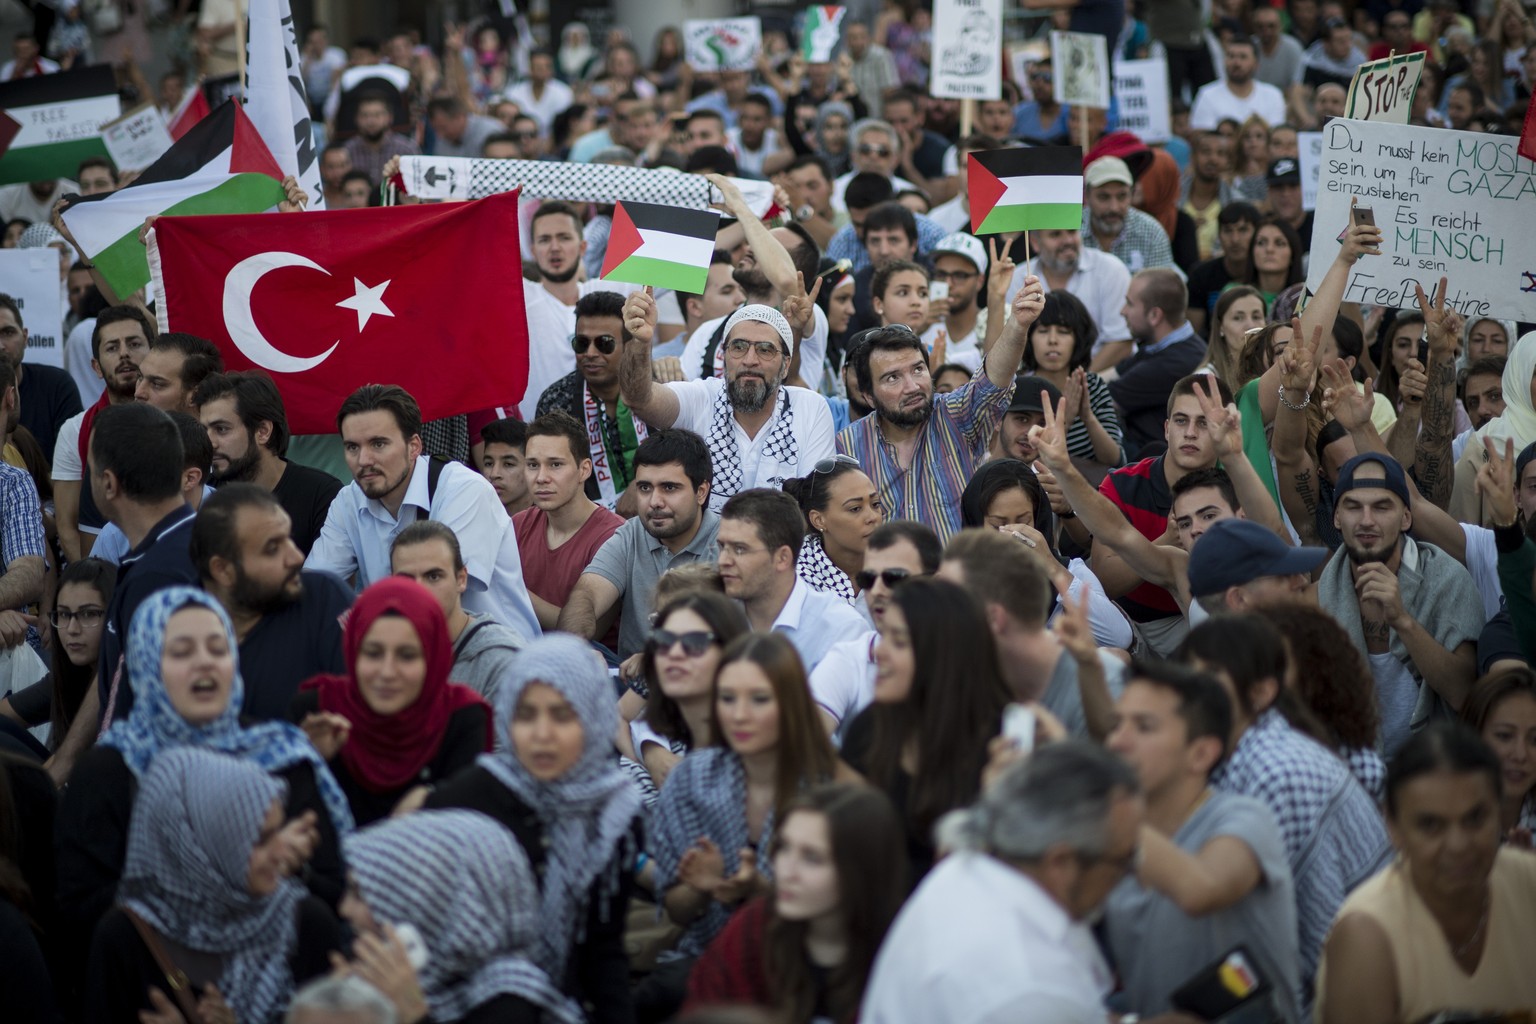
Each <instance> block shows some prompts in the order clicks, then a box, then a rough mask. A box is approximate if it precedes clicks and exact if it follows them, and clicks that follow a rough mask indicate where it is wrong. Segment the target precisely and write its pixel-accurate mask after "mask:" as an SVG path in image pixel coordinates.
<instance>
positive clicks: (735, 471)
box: [705, 384, 800, 501]
mask: <svg viewBox="0 0 1536 1024" xmlns="http://www.w3.org/2000/svg"><path fill="white" fill-rule="evenodd" d="M778 402H779V414H778V415H777V416H775V417H774V418H773V420H772V421H771V422H770V423H769V424H768V440H767V441H766V442H765V443H764V446H763V457H764V458H769V459H774V460H776V461H777V462H779V463H782V464H786V465H790V466H798V465H799V463H800V459H799V455H798V454H797V449H796V446H795V415H794V411H793V409H792V408H791V406H790V404H789V392H787V391H785V390H784V388H783V387H782V386H780V387H779V397H778ZM705 440H706V442H707V443H708V444H709V457H710V458H711V459H712V460H714V469H715V472H714V483H713V485H712V486H711V488H710V491H711V494H712V496H714V497H715V498H718V499H719V500H720V501H726V500H728V499H730V498H731V497H733V496H734V495H735V494H736V493H737V492H738V491H740V490H741V489H742V486H741V450H740V448H739V447H738V446H737V443H736V410H735V409H734V408H733V407H732V406H731V388H730V385H729V384H727V385H725V386H724V387H722V388H721V389H720V394H719V395H717V396H716V397H715V410H714V415H713V417H712V418H711V420H710V424H709V437H707V438H706V439H705ZM785 475H786V476H793V475H794V474H793V473H786V474H785Z"/></svg>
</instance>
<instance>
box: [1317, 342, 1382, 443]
mask: <svg viewBox="0 0 1536 1024" xmlns="http://www.w3.org/2000/svg"><path fill="white" fill-rule="evenodd" d="M1322 374H1323V389H1324V390H1323V409H1324V410H1325V411H1327V412H1331V413H1332V414H1333V418H1334V419H1336V420H1338V421H1339V423H1340V424H1342V425H1343V427H1344V429H1345V430H1359V429H1360V428H1361V427H1363V426H1365V425H1366V424H1367V423H1369V422H1371V410H1372V409H1373V408H1374V407H1375V404H1376V400H1375V396H1374V392H1373V390H1372V388H1371V382H1370V380H1369V379H1367V380H1366V382H1365V390H1364V391H1363V392H1362V391H1360V390H1359V389H1358V388H1356V387H1355V379H1354V378H1353V377H1351V376H1350V374H1349V364H1348V363H1346V362H1344V360H1342V359H1335V360H1333V361H1332V362H1331V363H1324V364H1323V367H1322Z"/></svg>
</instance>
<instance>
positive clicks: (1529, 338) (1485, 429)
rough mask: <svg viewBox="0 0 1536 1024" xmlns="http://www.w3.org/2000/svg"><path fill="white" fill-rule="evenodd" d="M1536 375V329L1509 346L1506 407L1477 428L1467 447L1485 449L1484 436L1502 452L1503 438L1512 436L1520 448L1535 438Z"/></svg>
mask: <svg viewBox="0 0 1536 1024" xmlns="http://www.w3.org/2000/svg"><path fill="white" fill-rule="evenodd" d="M1533 376H1536V331H1531V332H1529V333H1527V334H1524V335H1522V336H1521V338H1520V340H1519V341H1517V342H1515V343H1514V344H1513V345H1512V346H1510V349H1509V359H1508V361H1507V362H1505V364H1504V411H1503V413H1501V414H1500V415H1498V416H1495V417H1494V418H1493V419H1492V420H1490V421H1489V422H1488V423H1486V424H1484V425H1483V426H1482V427H1481V428H1479V430H1478V431H1477V437H1478V440H1476V441H1473V442H1471V443H1469V444H1468V445H1467V448H1468V450H1477V451H1481V450H1482V447H1483V445H1482V439H1483V438H1487V439H1489V440H1491V441H1493V442H1495V450H1496V451H1499V452H1503V450H1504V442H1505V441H1506V440H1508V439H1513V440H1514V442H1515V450H1516V451H1519V450H1520V449H1522V448H1524V447H1525V446H1526V445H1528V444H1530V443H1531V442H1532V441H1536V408H1532V406H1531V378H1532V377H1533Z"/></svg>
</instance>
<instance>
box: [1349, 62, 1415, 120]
mask: <svg viewBox="0 0 1536 1024" xmlns="http://www.w3.org/2000/svg"><path fill="white" fill-rule="evenodd" d="M1423 74H1424V54H1423V52H1422V51H1421V52H1419V53H1404V54H1399V55H1398V56H1396V57H1384V58H1382V59H1381V60H1373V61H1370V62H1369V63H1366V64H1361V65H1360V66H1359V67H1357V68H1355V77H1354V80H1353V81H1351V82H1350V83H1349V99H1348V100H1346V101H1345V106H1344V116H1345V117H1348V118H1353V119H1355V120H1358V121H1386V122H1388V123H1390V124H1407V123H1408V115H1409V114H1410V113H1411V112H1412V111H1413V94H1414V93H1415V92H1416V91H1417V90H1418V88H1419V77H1420V76H1421V75H1423Z"/></svg>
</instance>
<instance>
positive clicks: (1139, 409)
mask: <svg viewBox="0 0 1536 1024" xmlns="http://www.w3.org/2000/svg"><path fill="white" fill-rule="evenodd" d="M1188 307H1189V290H1188V286H1187V285H1186V284H1185V283H1184V280H1183V279H1182V278H1180V277H1179V275H1178V274H1177V273H1175V272H1174V271H1172V270H1143V271H1142V272H1141V273H1139V274H1137V275H1136V276H1135V277H1133V278H1131V287H1130V290H1129V291H1128V292H1126V296H1125V322H1126V325H1127V326H1129V327H1130V329H1131V336H1132V337H1133V338H1135V339H1136V342H1137V344H1138V345H1139V348H1138V349H1137V350H1136V354H1135V355H1133V356H1131V357H1130V358H1129V359H1126V360H1125V361H1124V362H1122V363H1120V364H1119V365H1117V366H1116V367H1115V375H1114V377H1113V378H1112V379H1110V380H1109V393H1110V395H1112V396H1113V397H1114V399H1115V408H1117V409H1118V410H1120V423H1121V425H1122V426H1124V428H1125V451H1126V454H1127V455H1128V456H1130V457H1131V458H1135V457H1136V453H1138V452H1139V451H1141V449H1142V448H1144V447H1145V446H1146V445H1148V444H1150V443H1152V442H1154V441H1159V440H1162V437H1163V420H1164V419H1165V418H1166V413H1167V409H1166V406H1167V403H1168V395H1169V391H1170V389H1171V388H1172V387H1173V385H1174V383H1175V382H1177V381H1178V380H1179V379H1180V378H1182V377H1184V376H1185V375H1186V374H1190V373H1194V372H1195V367H1197V366H1199V365H1200V364H1201V363H1202V362H1204V361H1205V341H1204V340H1203V339H1201V337H1200V336H1199V335H1197V334H1196V333H1195V328H1194V326H1193V325H1191V324H1190V322H1189V318H1188V317H1187V316H1186V315H1185V314H1186V312H1187V310H1188Z"/></svg>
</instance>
